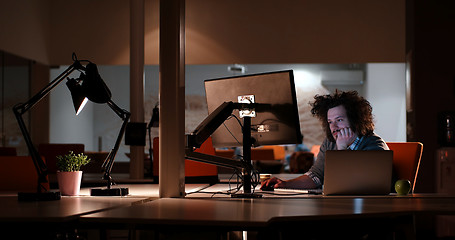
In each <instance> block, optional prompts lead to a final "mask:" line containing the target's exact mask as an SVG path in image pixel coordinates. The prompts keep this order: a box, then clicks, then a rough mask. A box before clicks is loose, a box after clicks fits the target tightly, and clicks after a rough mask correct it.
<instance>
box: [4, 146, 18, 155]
mask: <svg viewBox="0 0 455 240" xmlns="http://www.w3.org/2000/svg"><path fill="white" fill-rule="evenodd" d="M0 156H17V151H16V148H15V147H0Z"/></svg>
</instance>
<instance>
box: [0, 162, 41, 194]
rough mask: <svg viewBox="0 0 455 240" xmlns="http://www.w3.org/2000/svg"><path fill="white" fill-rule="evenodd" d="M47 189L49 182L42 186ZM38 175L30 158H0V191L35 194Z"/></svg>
mask: <svg viewBox="0 0 455 240" xmlns="http://www.w3.org/2000/svg"><path fill="white" fill-rule="evenodd" d="M43 185H44V187H45V188H46V189H49V182H47V183H44V184H43ZM37 190H38V174H37V172H36V168H35V165H34V164H33V160H32V157H30V156H0V191H19V192H22V191H24V192H36V191H37Z"/></svg>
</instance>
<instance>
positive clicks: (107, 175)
mask: <svg viewBox="0 0 455 240" xmlns="http://www.w3.org/2000/svg"><path fill="white" fill-rule="evenodd" d="M107 105H109V107H110V108H111V109H112V110H113V111H114V112H115V113H116V114H117V115H118V116H119V117H120V118H121V119H122V120H123V124H122V127H121V128H120V132H119V134H118V137H117V141H116V142H115V145H114V148H113V149H112V150H111V151H110V152H109V155H108V156H107V158H106V159H105V160H104V162H103V165H101V169H102V170H103V171H104V177H103V178H104V179H105V180H107V181H108V186H107V187H108V189H109V188H110V187H111V185H112V182H111V180H112V177H111V171H112V165H113V164H114V159H115V155H116V154H117V151H118V149H119V147H120V143H121V141H122V138H123V135H124V134H125V129H126V125H127V124H128V121H129V119H130V116H131V113H130V112H128V111H126V110H124V109H121V108H120V107H119V106H117V105H116V104H115V103H114V102H113V101H112V100H109V101H108V102H107Z"/></svg>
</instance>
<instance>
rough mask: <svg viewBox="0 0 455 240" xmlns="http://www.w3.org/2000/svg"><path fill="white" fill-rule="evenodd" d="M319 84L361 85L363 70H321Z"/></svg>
mask: <svg viewBox="0 0 455 240" xmlns="http://www.w3.org/2000/svg"><path fill="white" fill-rule="evenodd" d="M321 84H322V85H325V86H333V85H337V86H340V85H362V84H363V71H361V70H333V71H322V72H321Z"/></svg>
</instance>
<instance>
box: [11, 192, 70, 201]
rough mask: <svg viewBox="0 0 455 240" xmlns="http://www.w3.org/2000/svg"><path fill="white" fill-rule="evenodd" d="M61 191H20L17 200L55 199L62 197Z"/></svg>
mask: <svg viewBox="0 0 455 240" xmlns="http://www.w3.org/2000/svg"><path fill="white" fill-rule="evenodd" d="M61 196H62V195H61V194H60V192H41V193H39V192H20V193H18V194H17V200H18V201H20V202H34V201H53V200H60V199H61Z"/></svg>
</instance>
